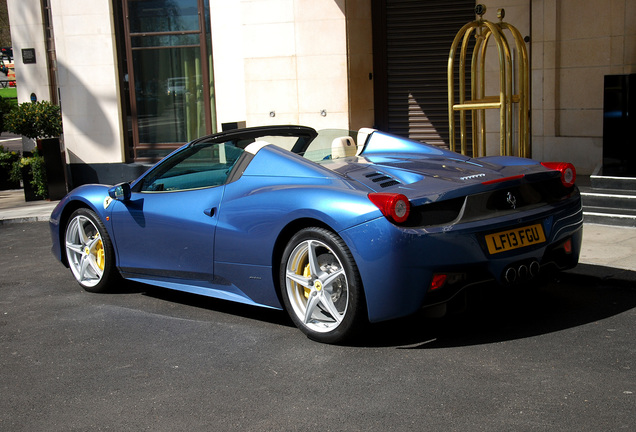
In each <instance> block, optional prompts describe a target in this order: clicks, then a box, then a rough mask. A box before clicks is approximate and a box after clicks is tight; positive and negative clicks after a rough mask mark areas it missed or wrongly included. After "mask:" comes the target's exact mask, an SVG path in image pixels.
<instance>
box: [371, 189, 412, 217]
mask: <svg viewBox="0 0 636 432" xmlns="http://www.w3.org/2000/svg"><path fill="white" fill-rule="evenodd" d="M369 199H370V200H371V202H372V203H373V204H375V205H376V206H378V208H379V209H380V211H381V212H382V214H383V215H384V216H385V217H386V218H387V219H389V220H391V221H393V222H396V223H402V222H404V221H405V220H406V219H407V218H408V217H409V213H410V211H411V203H410V202H409V200H408V198H407V197H405V196H404V195H402V194H397V193H370V194H369Z"/></svg>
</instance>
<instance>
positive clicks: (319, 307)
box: [280, 227, 367, 343]
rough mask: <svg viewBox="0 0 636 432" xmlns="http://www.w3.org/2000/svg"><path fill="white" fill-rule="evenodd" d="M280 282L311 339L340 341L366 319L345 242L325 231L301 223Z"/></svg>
mask: <svg viewBox="0 0 636 432" xmlns="http://www.w3.org/2000/svg"><path fill="white" fill-rule="evenodd" d="M316 267H317V268H318V269H316ZM280 284H281V285H280V286H281V291H282V297H283V303H284V304H285V309H286V310H287V312H288V313H289V316H290V317H291V319H292V321H294V324H295V325H296V326H297V327H298V328H299V329H300V330H301V331H302V332H303V333H305V334H306V335H307V336H308V337H309V338H310V339H313V340H316V341H318V342H323V343H342V342H344V341H346V340H350V339H351V338H352V337H353V336H354V335H355V334H356V333H357V332H359V331H360V329H361V328H362V327H363V326H364V324H366V322H367V315H366V307H365V301H364V292H363V289H362V282H361V280H360V274H359V272H358V268H357V266H356V264H355V261H354V259H353V256H352V255H351V252H350V251H349V248H348V247H347V245H346V244H345V243H344V241H343V240H342V239H341V238H340V237H338V236H337V235H336V234H334V233H333V232H331V231H329V230H326V229H323V228H316V227H312V228H305V229H303V230H301V231H299V232H298V233H296V234H295V235H294V236H293V237H292V238H291V240H290V241H289V243H288V244H287V247H286V248H285V251H284V253H283V257H282V260H281V265H280ZM308 309H309V312H308Z"/></svg>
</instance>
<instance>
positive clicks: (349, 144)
mask: <svg viewBox="0 0 636 432" xmlns="http://www.w3.org/2000/svg"><path fill="white" fill-rule="evenodd" d="M356 151H357V148H356V143H355V142H354V141H353V138H351V137H350V136H343V137H338V138H334V140H333V141H331V158H332V159H338V158H344V157H351V156H355V155H356Z"/></svg>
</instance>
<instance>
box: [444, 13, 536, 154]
mask: <svg viewBox="0 0 636 432" xmlns="http://www.w3.org/2000/svg"><path fill="white" fill-rule="evenodd" d="M475 13H476V14H477V15H478V16H479V18H478V19H477V20H475V21H473V22H469V23H468V24H466V25H465V26H463V27H462V28H461V30H459V32H458V33H457V35H456V36H455V39H454V40H453V45H452V46H451V50H450V53H449V57H448V118H449V134H450V143H449V144H450V149H451V150H452V151H455V134H456V132H455V115H454V114H455V111H459V114H460V139H461V153H462V154H464V155H466V154H467V153H468V145H467V136H466V135H467V134H466V111H472V124H473V128H472V144H473V155H472V156H486V112H485V110H487V109H499V147H500V154H501V155H514V154H515V152H514V149H513V104H518V115H519V118H518V132H519V136H518V140H517V142H518V146H517V150H518V152H517V154H516V155H517V156H521V157H531V151H530V132H529V131H530V102H529V97H530V84H529V69H528V54H527V50H526V45H525V42H524V40H523V38H522V37H521V34H520V33H519V31H518V30H517V29H516V28H515V27H513V26H512V25H510V24H508V23H505V22H503V18H504V15H505V11H504V10H503V9H499V10H498V13H497V17H498V18H499V22H498V23H492V22H490V21H487V20H484V19H483V18H482V16H483V15H484V13H486V7H485V6H484V5H481V4H478V5H477V6H476V7H475ZM505 30H508V31H509V32H510V34H512V36H513V38H514V42H515V46H516V51H517V53H518V57H519V60H518V63H519V65H518V67H517V68H516V69H517V70H516V76H515V75H513V74H514V72H515V71H513V62H512V55H511V50H510V45H509V44H508V40H507V39H506V36H505V34H504V31H505ZM473 34H474V35H475V39H476V40H475V46H474V48H473V55H472V60H471V67H470V70H471V76H470V89H471V92H470V98H469V99H467V97H466V76H465V67H466V56H467V53H468V46H469V41H470V38H471V36H472V35H473ZM490 38H493V39H494V41H495V44H496V46H497V53H498V58H499V95H498V96H486V95H485V86H486V77H485V67H484V64H485V59H486V48H487V46H488V41H489V39H490ZM460 42H461V52H460V56H459V98H458V103H455V100H456V99H455V89H454V69H455V55H456V52H457V49H458V46H459V44H460ZM513 78H516V84H517V87H518V89H517V94H514V93H513Z"/></svg>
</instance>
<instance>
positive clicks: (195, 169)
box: [140, 142, 243, 192]
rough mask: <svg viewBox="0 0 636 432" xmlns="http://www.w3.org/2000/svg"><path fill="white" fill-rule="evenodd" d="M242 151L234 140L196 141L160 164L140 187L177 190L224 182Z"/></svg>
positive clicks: (143, 190)
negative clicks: (226, 141)
mask: <svg viewBox="0 0 636 432" xmlns="http://www.w3.org/2000/svg"><path fill="white" fill-rule="evenodd" d="M242 153H243V150H242V149H240V148H238V147H236V146H234V144H233V143H231V142H228V143H220V144H219V143H215V144H210V143H201V144H195V145H192V146H190V147H187V148H185V149H184V150H182V151H181V152H179V153H177V154H175V155H174V156H172V157H170V158H169V159H167V160H166V161H165V162H163V163H162V164H160V165H159V166H157V167H156V168H155V169H154V171H153V172H151V173H150V174H149V175H148V176H146V178H145V179H144V181H143V183H142V184H141V188H140V191H141V192H176V191H183V190H190V189H201V188H207V187H213V186H219V185H222V184H224V183H225V181H226V180H227V178H228V175H229V174H230V171H231V170H232V167H233V166H234V164H235V163H236V161H237V160H238V158H239V156H241V154H242Z"/></svg>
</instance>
